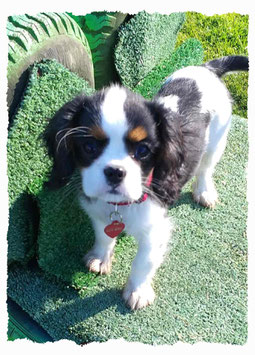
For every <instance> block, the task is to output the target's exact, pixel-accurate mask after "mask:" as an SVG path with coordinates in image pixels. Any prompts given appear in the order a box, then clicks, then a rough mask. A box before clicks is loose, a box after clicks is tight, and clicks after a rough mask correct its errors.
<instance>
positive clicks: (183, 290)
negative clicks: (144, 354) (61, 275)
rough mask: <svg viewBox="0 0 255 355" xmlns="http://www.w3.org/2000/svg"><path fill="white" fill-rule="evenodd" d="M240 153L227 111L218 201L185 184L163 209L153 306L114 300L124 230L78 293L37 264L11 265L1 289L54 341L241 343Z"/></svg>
mask: <svg viewBox="0 0 255 355" xmlns="http://www.w3.org/2000/svg"><path fill="white" fill-rule="evenodd" d="M247 155H248V134H247V121H246V120H244V119H242V118H239V117H234V118H233V123H232V128H231V130H230V134H229V139H228V144H227V148H226V151H225V153H224V156H223V159H222V160H221V162H220V163H219V164H218V166H217V169H216V172H215V181H216V186H217V189H218V192H219V198H220V203H219V204H218V205H217V206H216V208H215V209H213V210H209V209H205V208H203V207H201V206H199V205H197V204H196V203H194V202H193V200H192V197H191V192H190V184H188V185H187V186H186V187H185V189H184V191H183V193H182V194H181V197H180V200H179V201H178V202H177V203H176V204H175V206H173V207H172V208H171V209H170V210H169V214H170V216H171V217H172V218H173V220H174V221H175V231H174V234H173V237H172V243H171V246H170V248H169V251H168V253H167V256H166V259H165V262H164V263H163V265H162V266H161V267H160V269H159V270H158V272H157V274H156V277H155V280H154V289H155V291H156V294H157V298H156V301H155V303H154V304H153V305H152V306H150V307H148V308H145V309H143V310H139V311H135V312H131V311H130V310H129V309H127V308H126V307H125V305H124V303H123V301H122V298H121V290H122V287H123V286H124V284H125V282H126V280H127V277H128V274H129V272H130V267H131V262H132V259H133V257H134V256H135V253H136V244H135V242H134V239H133V238H132V237H130V236H126V237H122V238H119V239H118V242H117V246H116V250H115V261H114V263H113V269H112V273H111V274H110V275H107V276H97V284H95V285H94V287H90V288H87V289H84V290H82V291H79V292H78V291H77V290H75V289H74V288H72V287H69V286H68V285H67V284H66V283H63V282H61V281H60V280H59V279H57V278H55V277H52V276H49V274H48V273H45V272H42V270H40V269H37V268H35V269H34V268H33V267H31V266H30V267H25V266H18V265H13V266H12V267H11V269H10V271H9V278H8V295H9V296H10V297H11V298H12V299H13V300H14V301H16V302H17V303H18V304H19V305H20V306H21V307H22V308H23V309H24V310H25V311H27V312H28V313H29V314H30V315H31V316H32V318H33V319H35V320H36V321H37V322H38V323H39V324H40V325H41V326H42V327H43V328H44V329H45V330H46V331H47V332H48V333H49V334H50V335H51V337H52V338H53V339H54V340H59V339H70V340H73V341H75V342H77V343H79V344H81V343H84V342H92V341H99V342H104V341H107V340H109V339H120V338H123V339H125V340H127V341H138V342H142V343H146V344H154V345H158V344H174V343H176V342H177V341H182V342H189V343H195V342H198V341H199V342H200V341H205V342H215V343H223V344H241V345H242V344H244V343H245V342H246V341H247V238H246V218H247V201H246V167H247ZM72 257H73V255H70V262H72V261H71V260H72Z"/></svg>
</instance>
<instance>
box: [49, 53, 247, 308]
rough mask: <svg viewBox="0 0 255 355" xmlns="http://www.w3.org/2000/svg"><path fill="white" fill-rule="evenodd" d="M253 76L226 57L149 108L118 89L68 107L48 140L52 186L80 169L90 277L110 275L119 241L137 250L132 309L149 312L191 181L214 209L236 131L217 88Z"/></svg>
mask: <svg viewBox="0 0 255 355" xmlns="http://www.w3.org/2000/svg"><path fill="white" fill-rule="evenodd" d="M237 70H248V58H246V57H242V56H230V57H223V58H221V59H216V60H213V61H211V62H208V63H206V64H204V65H201V66H196V67H195V66H191V67H186V68H183V69H181V70H179V71H177V72H175V73H174V74H173V75H172V76H171V77H169V78H168V79H167V80H166V82H165V83H164V85H163V86H162V88H161V89H160V91H159V92H158V94H157V95H156V96H155V97H154V99H153V100H152V101H148V100H145V99H144V98H143V97H141V96H140V95H137V94H134V93H132V92H131V91H129V90H128V89H126V88H124V87H122V86H119V85H112V86H110V87H109V88H105V89H103V90H101V91H99V92H97V93H95V94H94V95H92V96H89V97H88V96H85V95H80V96H78V97H76V98H74V99H73V100H72V101H71V102H68V103H67V104H66V105H64V106H63V107H62V108H61V109H60V110H59V111H58V112H57V113H56V115H55V116H54V118H53V119H52V120H51V122H50V124H49V127H48V129H47V131H46V133H45V140H46V142H47V145H48V150H49V154H50V156H51V157H53V162H54V164H53V170H52V174H51V178H50V181H49V186H52V187H55V188H58V187H60V186H63V185H65V184H67V183H68V182H69V180H70V177H71V176H72V173H73V172H74V170H75V169H77V168H78V169H79V172H80V175H81V183H82V193H81V195H80V202H81V206H82V208H83V209H84V210H85V211H86V212H87V214H88V215H89V216H90V218H91V220H92V223H93V226H94V229H95V244H94V246H93V248H92V249H91V250H90V251H89V252H88V254H86V255H85V257H84V261H85V264H86V266H87V267H88V268H89V270H90V271H92V272H96V273H101V274H105V273H109V272H110V270H111V264H112V257H113V251H114V245H115V242H116V238H115V237H116V236H117V235H118V234H119V233H120V232H121V231H122V230H124V229H125V230H126V231H127V232H128V233H129V234H131V235H133V236H134V237H135V238H136V240H137V242H138V252H137V255H136V257H135V259H134V261H133V264H132V270H131V274H130V277H129V280H128V282H127V284H126V286H125V288H124V292H123V297H124V300H125V301H126V303H127V304H128V306H129V307H130V308H131V309H139V308H142V307H145V306H147V305H149V304H151V303H152V302H153V300H154V298H155V294H154V291H153V288H152V279H153V277H154V275H155V272H156V270H157V269H158V267H159V266H160V264H161V263H162V261H163V257H164V254H165V252H166V248H167V244H168V241H169V237H170V235H171V230H172V225H171V221H170V220H169V218H168V217H167V207H168V206H169V205H171V204H172V203H173V202H174V201H175V200H176V199H177V198H178V195H179V193H180V191H181V189H182V187H183V185H184V184H185V183H186V182H187V181H188V180H189V179H190V178H191V177H192V176H195V181H194V184H193V196H194V199H195V201H197V202H198V203H200V204H202V205H203V206H206V207H213V206H214V205H215V203H216V202H217V192H216V189H215V187H214V183H213V178H212V176H213V172H214V168H215V165H216V164H217V162H218V161H219V159H220V158H221V156H222V154H223V151H224V148H225V144H226V140H227V134H228V131H229V128H230V121H231V98H230V95H229V93H228V91H227V89H226V87H225V85H224V84H223V82H222V81H221V80H220V77H221V76H222V75H224V74H225V73H227V72H229V71H237Z"/></svg>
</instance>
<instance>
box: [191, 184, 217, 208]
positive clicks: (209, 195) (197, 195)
mask: <svg viewBox="0 0 255 355" xmlns="http://www.w3.org/2000/svg"><path fill="white" fill-rule="evenodd" d="M193 199H194V200H195V202H197V203H199V204H200V205H202V206H204V207H208V208H214V207H215V205H216V204H217V203H218V194H217V191H216V189H215V187H214V186H213V185H211V186H210V189H202V188H201V187H198V186H197V184H196V183H194V184H193Z"/></svg>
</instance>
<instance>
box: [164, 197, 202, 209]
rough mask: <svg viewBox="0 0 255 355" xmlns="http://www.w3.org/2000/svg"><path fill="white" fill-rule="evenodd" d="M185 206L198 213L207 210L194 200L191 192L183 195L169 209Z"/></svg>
mask: <svg viewBox="0 0 255 355" xmlns="http://www.w3.org/2000/svg"><path fill="white" fill-rule="evenodd" d="M183 205H189V206H190V207H191V208H192V209H193V210H198V211H204V210H205V209H206V208H205V207H203V206H202V205H200V204H199V203H197V202H195V201H194V200H193V197H192V193H191V192H183V193H181V195H180V197H179V199H178V200H177V201H176V202H175V203H174V204H173V205H172V206H171V207H170V208H169V209H175V208H179V207H180V206H183Z"/></svg>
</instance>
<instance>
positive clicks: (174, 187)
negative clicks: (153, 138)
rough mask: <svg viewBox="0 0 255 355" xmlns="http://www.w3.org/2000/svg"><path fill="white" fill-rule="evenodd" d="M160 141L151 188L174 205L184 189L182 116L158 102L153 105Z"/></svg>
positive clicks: (152, 109) (152, 103) (162, 198)
mask: <svg viewBox="0 0 255 355" xmlns="http://www.w3.org/2000/svg"><path fill="white" fill-rule="evenodd" d="M149 105H150V110H151V112H152V114H153V116H154V119H155V122H156V127H157V135H158V141H159V143H160V146H159V150H158V153H157V157H156V163H155V166H154V171H153V180H152V184H151V187H152V189H153V191H154V192H155V195H156V196H157V197H158V198H160V200H161V201H162V202H163V203H165V204H168V205H170V204H172V203H173V202H174V201H175V200H176V199H177V198H178V196H179V193H180V191H181V188H182V186H183V184H182V180H183V176H182V175H183V163H184V159H185V149H184V148H185V147H184V145H183V134H182V129H181V122H180V119H179V115H178V114H177V113H175V112H172V111H170V110H167V109H165V108H164V107H163V105H161V104H159V103H157V102H151V103H150V104H149Z"/></svg>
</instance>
